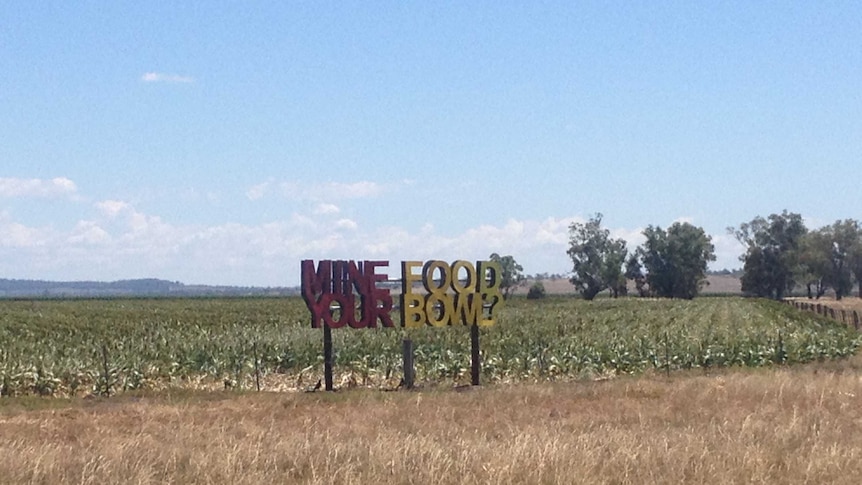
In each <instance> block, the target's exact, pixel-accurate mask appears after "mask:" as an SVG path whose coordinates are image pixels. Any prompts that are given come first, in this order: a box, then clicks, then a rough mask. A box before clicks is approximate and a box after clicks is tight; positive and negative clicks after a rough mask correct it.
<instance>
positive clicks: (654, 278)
mask: <svg viewBox="0 0 862 485" xmlns="http://www.w3.org/2000/svg"><path fill="white" fill-rule="evenodd" d="M643 234H644V236H645V237H646V242H644V244H643V246H641V247H640V248H638V251H637V254H638V257H639V258H640V260H641V262H642V264H643V267H644V269H645V270H646V277H645V279H646V283H647V284H648V285H649V291H650V293H651V294H653V295H655V296H660V297H666V298H687V299H691V298H694V297H695V296H697V294H698V293H699V292H700V289H701V288H702V287H703V284H704V283H705V282H706V269H707V265H708V264H709V262H710V261H715V248H714V246H713V244H712V238H711V237H709V236H708V235H707V234H706V233H705V232H704V230H703V229H702V228H700V227H695V226H693V225H691V224H689V223H687V222H683V223H680V222H676V223H674V224H673V225H671V226H670V227H669V228H668V229H667V230H666V231H665V230H663V229H662V228H660V227H654V226H648V227H647V228H646V229H645V230H644V232H643ZM627 266H628V268H627V270H628V271H627V273H629V274H631V275H632V276H634V277H635V283H636V284H637V279H636V278H637V277H638V274H639V273H640V271H639V268H638V263H637V261H631V260H630V261H629V263H628V265H627Z"/></svg>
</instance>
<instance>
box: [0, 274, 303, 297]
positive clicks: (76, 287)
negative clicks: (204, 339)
mask: <svg viewBox="0 0 862 485" xmlns="http://www.w3.org/2000/svg"><path fill="white" fill-rule="evenodd" d="M297 293H299V289H298V288H290V287H276V288H268V287H267V288H264V287H251V286H248V287H246V286H209V285H186V284H183V283H180V282H179V281H167V280H160V279H154V278H144V279H135V280H119V281H111V282H102V281H44V280H11V279H0V298H97V297H123V296H126V297H138V296H150V297H166V296H177V297H185V296H287V295H294V294H297Z"/></svg>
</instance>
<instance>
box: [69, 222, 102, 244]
mask: <svg viewBox="0 0 862 485" xmlns="http://www.w3.org/2000/svg"><path fill="white" fill-rule="evenodd" d="M67 241H68V242H69V243H70V244H106V243H109V242H111V235H110V234H108V232H107V231H105V230H104V229H102V228H101V227H100V226H99V225H98V224H97V223H95V222H93V221H79V222H78V224H76V225H75V228H74V229H73V230H72V232H71V234H69V237H68V239H67Z"/></svg>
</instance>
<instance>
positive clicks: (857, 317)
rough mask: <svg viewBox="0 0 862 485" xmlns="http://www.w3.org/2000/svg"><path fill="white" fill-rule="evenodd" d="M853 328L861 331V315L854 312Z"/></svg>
mask: <svg viewBox="0 0 862 485" xmlns="http://www.w3.org/2000/svg"><path fill="white" fill-rule="evenodd" d="M853 328H855V329H856V330H859V313H857V312H856V310H853Z"/></svg>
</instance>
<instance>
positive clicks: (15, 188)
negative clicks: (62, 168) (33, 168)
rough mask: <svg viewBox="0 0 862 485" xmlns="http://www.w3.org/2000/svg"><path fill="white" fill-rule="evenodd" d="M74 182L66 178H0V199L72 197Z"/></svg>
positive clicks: (76, 188) (75, 189)
mask: <svg viewBox="0 0 862 485" xmlns="http://www.w3.org/2000/svg"><path fill="white" fill-rule="evenodd" d="M77 191H78V187H77V186H76V185H75V182H73V181H71V180H69V179H68V178H66V177H56V178H52V179H21V178H9V177H7V178H3V177H0V197H10V198H11V197H42V198H55V197H74V196H75V194H76V193H77Z"/></svg>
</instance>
